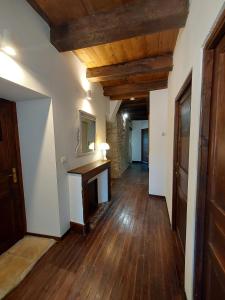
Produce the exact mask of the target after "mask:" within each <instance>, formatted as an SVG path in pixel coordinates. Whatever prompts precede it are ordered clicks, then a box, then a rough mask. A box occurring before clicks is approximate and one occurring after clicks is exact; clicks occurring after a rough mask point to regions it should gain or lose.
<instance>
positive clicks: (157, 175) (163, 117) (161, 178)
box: [149, 89, 168, 196]
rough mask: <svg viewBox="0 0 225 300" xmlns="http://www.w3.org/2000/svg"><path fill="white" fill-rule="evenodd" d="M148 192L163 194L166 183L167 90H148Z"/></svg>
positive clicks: (164, 193)
mask: <svg viewBox="0 0 225 300" xmlns="http://www.w3.org/2000/svg"><path fill="white" fill-rule="evenodd" d="M149 101H150V125H149V137H150V140H149V194H152V195H159V196H165V195H166V184H167V181H166V180H167V118H168V90H167V89H164V90H158V91H153V92H150V100H149Z"/></svg>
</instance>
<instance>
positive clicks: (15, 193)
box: [0, 100, 25, 253]
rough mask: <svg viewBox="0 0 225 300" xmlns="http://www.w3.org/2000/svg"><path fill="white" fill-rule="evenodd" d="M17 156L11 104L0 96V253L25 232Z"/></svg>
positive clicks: (15, 124) (12, 106)
mask: <svg viewBox="0 0 225 300" xmlns="http://www.w3.org/2000/svg"><path fill="white" fill-rule="evenodd" d="M19 159H20V158H19V148H18V140H17V122H16V110H15V104H14V103H12V102H9V101H5V100H0V253H2V252H4V251H5V250H7V249H8V248H9V247H10V246H11V245H12V244H14V243H15V242H16V241H18V240H19V239H20V238H21V237H23V235H24V233H25V213H24V201H23V192H22V182H21V176H20V174H21V169H20V161H19Z"/></svg>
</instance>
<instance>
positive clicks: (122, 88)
mask: <svg viewBox="0 0 225 300" xmlns="http://www.w3.org/2000/svg"><path fill="white" fill-rule="evenodd" d="M166 87H167V80H158V81H151V82H148V83H135V84H132V83H131V84H129V83H128V84H123V85H116V86H107V87H104V95H105V96H110V97H112V96H121V95H128V94H129V95H131V97H136V94H141V93H145V94H148V92H149V91H153V90H159V89H164V88H166ZM123 99H125V97H124V98H123Z"/></svg>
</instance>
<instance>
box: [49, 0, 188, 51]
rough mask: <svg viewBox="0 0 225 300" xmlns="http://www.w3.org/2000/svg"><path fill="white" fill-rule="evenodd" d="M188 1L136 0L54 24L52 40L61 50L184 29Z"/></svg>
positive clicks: (51, 34)
mask: <svg viewBox="0 0 225 300" xmlns="http://www.w3.org/2000/svg"><path fill="white" fill-rule="evenodd" d="M188 2H189V1H188V0H170V1H168V0H151V1H150V0H136V1H133V2H132V3H127V4H124V5H120V6H119V7H117V8H115V9H113V10H112V11H109V12H101V13H97V14H93V15H90V16H85V17H83V18H79V19H78V20H76V21H73V22H70V23H68V24H64V25H60V26H55V27H54V26H52V27H51V30H50V36H51V42H52V44H53V45H54V46H55V47H56V49H57V50H58V51H60V52H63V51H70V50H76V49H83V48H87V47H92V46H97V45H101V44H106V43H111V42H114V41H119V40H123V39H127V38H131V37H135V36H141V35H146V34H151V33H155V32H161V31H164V30H169V29H175V28H181V27H183V26H184V25H185V23H186V19H187V15H188Z"/></svg>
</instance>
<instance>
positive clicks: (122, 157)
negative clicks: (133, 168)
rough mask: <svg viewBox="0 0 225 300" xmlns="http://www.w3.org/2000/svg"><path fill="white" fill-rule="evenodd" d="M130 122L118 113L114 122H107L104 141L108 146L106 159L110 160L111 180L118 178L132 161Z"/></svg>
mask: <svg viewBox="0 0 225 300" xmlns="http://www.w3.org/2000/svg"><path fill="white" fill-rule="evenodd" d="M131 131H132V127H131V122H130V120H129V119H126V120H125V121H124V120H123V116H122V113H118V114H117V116H116V119H115V121H113V122H107V133H106V140H107V143H108V144H109V145H110V150H109V151H108V153H107V158H108V159H110V160H111V162H112V164H111V168H112V170H111V171H112V178H119V177H121V175H122V174H123V172H124V171H125V170H126V169H127V168H128V166H129V164H130V163H131V161H132V153H131Z"/></svg>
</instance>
